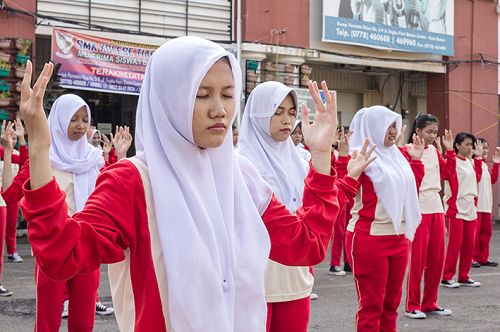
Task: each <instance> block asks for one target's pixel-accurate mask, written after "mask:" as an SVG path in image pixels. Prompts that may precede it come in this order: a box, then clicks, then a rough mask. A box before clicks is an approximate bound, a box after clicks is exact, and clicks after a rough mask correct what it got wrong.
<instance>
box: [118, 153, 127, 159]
mask: <svg viewBox="0 0 500 332" xmlns="http://www.w3.org/2000/svg"><path fill="white" fill-rule="evenodd" d="M116 157H117V158H118V160H120V159H124V158H127V155H126V154H125V153H117V154H116Z"/></svg>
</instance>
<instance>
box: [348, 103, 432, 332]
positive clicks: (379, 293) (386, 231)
mask: <svg viewBox="0 0 500 332" xmlns="http://www.w3.org/2000/svg"><path fill="white" fill-rule="evenodd" d="M350 129H351V130H352V132H353V134H352V136H351V138H350V142H349V143H350V151H351V152H352V151H353V150H355V149H357V148H359V147H360V146H361V144H363V141H364V140H365V139H366V138H368V139H369V140H370V142H372V143H373V144H376V147H375V152H374V153H375V154H376V156H377V159H376V160H375V161H374V162H373V163H372V164H371V165H370V166H368V167H367V168H366V170H365V172H364V174H363V175H362V176H361V177H360V178H359V183H360V190H359V193H358V196H357V197H356V199H355V201H354V206H353V208H352V210H351V215H352V217H351V220H350V221H349V225H348V227H347V235H346V250H347V252H349V253H350V254H351V256H352V258H351V259H352V270H353V275H354V280H355V283H356V290H357V292H358V304H359V306H358V310H357V312H356V324H357V330H358V331H396V328H397V327H396V321H397V316H398V314H397V308H398V305H399V303H400V301H401V292H402V286H403V279H404V276H405V272H406V267H407V265H408V257H409V241H412V240H413V236H414V234H415V230H416V229H417V227H418V225H419V223H420V212H419V205H418V193H417V183H418V184H419V183H420V182H421V181H422V178H423V175H424V167H423V164H422V163H421V162H420V158H421V157H422V153H423V150H424V146H425V145H424V143H423V142H422V141H420V140H419V139H418V137H416V136H414V140H413V141H414V144H413V145H412V146H408V147H407V149H408V154H409V155H410V157H411V161H410V162H408V160H407V159H405V157H404V156H403V154H402V153H401V151H399V149H398V148H397V147H396V145H395V142H396V138H397V136H398V133H399V131H400V129H401V115H399V114H397V113H395V112H393V111H391V110H389V109H388V108H386V107H383V106H373V107H370V108H363V109H361V110H359V111H358V112H357V113H356V115H355V116H354V118H353V120H352V122H351V126H350Z"/></svg>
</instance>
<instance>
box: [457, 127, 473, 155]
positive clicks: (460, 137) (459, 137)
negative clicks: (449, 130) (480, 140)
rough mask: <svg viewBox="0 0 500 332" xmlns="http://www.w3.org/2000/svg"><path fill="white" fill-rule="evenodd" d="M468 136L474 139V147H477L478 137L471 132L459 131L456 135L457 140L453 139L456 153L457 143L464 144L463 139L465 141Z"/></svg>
mask: <svg viewBox="0 0 500 332" xmlns="http://www.w3.org/2000/svg"><path fill="white" fill-rule="evenodd" d="M466 138H470V139H471V140H472V147H473V148H475V147H476V137H475V136H474V135H472V134H471V133H465V132H461V133H458V134H457V136H455V140H454V141H453V149H454V150H455V153H457V152H458V149H457V144H459V145H460V144H462V142H463V141H465V139H466Z"/></svg>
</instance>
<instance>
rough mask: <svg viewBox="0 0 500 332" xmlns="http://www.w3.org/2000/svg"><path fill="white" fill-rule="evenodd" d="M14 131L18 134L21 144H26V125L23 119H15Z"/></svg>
mask: <svg viewBox="0 0 500 332" xmlns="http://www.w3.org/2000/svg"><path fill="white" fill-rule="evenodd" d="M14 133H15V134H16V136H17V140H18V142H19V145H20V146H24V145H26V140H25V139H24V126H23V123H22V122H21V119H19V118H17V119H16V121H15V131H14Z"/></svg>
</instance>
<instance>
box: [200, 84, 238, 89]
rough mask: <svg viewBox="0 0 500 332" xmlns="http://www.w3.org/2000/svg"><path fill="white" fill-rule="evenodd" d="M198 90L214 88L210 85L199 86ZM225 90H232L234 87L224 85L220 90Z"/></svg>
mask: <svg viewBox="0 0 500 332" xmlns="http://www.w3.org/2000/svg"><path fill="white" fill-rule="evenodd" d="M199 89H205V90H213V89H214V88H213V87H212V86H210V85H200V87H199ZM227 89H234V85H233V84H231V85H226V86H224V87H223V88H222V90H227Z"/></svg>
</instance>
